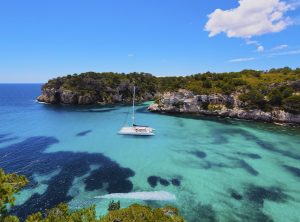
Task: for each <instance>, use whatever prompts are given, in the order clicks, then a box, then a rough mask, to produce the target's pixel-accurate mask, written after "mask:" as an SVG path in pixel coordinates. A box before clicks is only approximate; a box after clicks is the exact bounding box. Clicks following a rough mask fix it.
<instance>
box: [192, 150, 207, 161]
mask: <svg viewBox="0 0 300 222" xmlns="http://www.w3.org/2000/svg"><path fill="white" fill-rule="evenodd" d="M190 153H191V154H193V155H194V156H195V157H197V158H199V159H204V158H205V157H206V156H207V155H206V153H205V152H202V151H192V152H190Z"/></svg>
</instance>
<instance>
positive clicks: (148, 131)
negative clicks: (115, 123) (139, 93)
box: [118, 87, 155, 136]
mask: <svg viewBox="0 0 300 222" xmlns="http://www.w3.org/2000/svg"><path fill="white" fill-rule="evenodd" d="M134 100H135V87H133V99H132V126H124V127H122V128H121V129H120V131H119V132H118V134H121V135H132V136H154V135H155V134H154V132H153V131H154V130H155V129H153V128H151V127H149V126H141V125H136V124H135V123H134V120H135V116H134V113H135V108H134Z"/></svg>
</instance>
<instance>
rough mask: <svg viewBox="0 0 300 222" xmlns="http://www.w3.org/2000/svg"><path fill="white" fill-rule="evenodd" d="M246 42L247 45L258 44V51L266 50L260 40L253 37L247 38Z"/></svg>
mask: <svg viewBox="0 0 300 222" xmlns="http://www.w3.org/2000/svg"><path fill="white" fill-rule="evenodd" d="M246 44H247V45H256V51H257V52H264V51H265V48H264V47H263V46H262V45H261V44H260V43H259V42H258V41H253V40H251V39H248V38H247V39H246Z"/></svg>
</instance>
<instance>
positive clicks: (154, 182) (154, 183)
mask: <svg viewBox="0 0 300 222" xmlns="http://www.w3.org/2000/svg"><path fill="white" fill-rule="evenodd" d="M158 180H159V177H157V176H150V177H148V179H147V181H148V183H149V184H150V186H151V187H156V186H157V182H158Z"/></svg>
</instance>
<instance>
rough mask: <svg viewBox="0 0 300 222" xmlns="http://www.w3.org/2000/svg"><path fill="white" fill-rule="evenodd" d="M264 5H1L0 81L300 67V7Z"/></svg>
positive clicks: (152, 1)
mask: <svg viewBox="0 0 300 222" xmlns="http://www.w3.org/2000/svg"><path fill="white" fill-rule="evenodd" d="M264 1H265V2H268V3H269V4H265V5H263V4H262V3H261V2H264ZM264 1H261V0H241V2H243V3H241V2H239V1H238V0H206V1H204V0H163V1H162V0H86V1H82V0H81V1H79V0H45V1H40V0H26V1H23V0H10V1H0V82H3V83H4V82H45V81H47V80H48V79H50V78H53V77H56V76H61V75H65V74H72V73H80V72H86V71H96V72H103V71H114V72H131V71H138V72H139V71H143V72H149V73H152V74H154V75H158V76H167V75H186V74H193V73H199V72H205V71H216V72H223V71H238V70H242V69H246V68H247V69H248V68H251V69H262V70H266V69H270V68H272V67H283V66H290V67H293V68H295V67H299V66H300V65H299V61H300V40H299V39H300V26H299V23H300V10H299V6H300V4H299V2H297V1H283V0H264ZM265 2H264V3H265ZM252 3H253V4H252ZM270 8H271V9H272V10H273V11H272V13H274V14H268V15H267V16H266V12H267V11H268V9H270ZM230 9H231V11H227V10H230ZM215 10H217V11H215ZM208 15H211V16H210V17H208ZM270 17H272V19H273V20H272V21H271V23H269V22H270V21H268V19H269V18H270ZM209 35H210V37H209Z"/></svg>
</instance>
